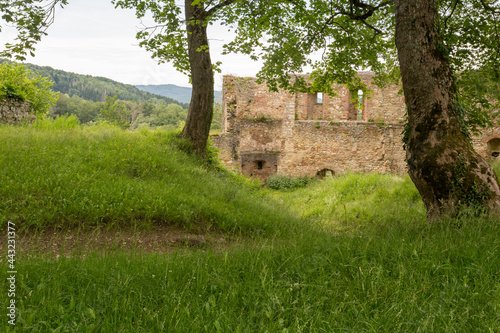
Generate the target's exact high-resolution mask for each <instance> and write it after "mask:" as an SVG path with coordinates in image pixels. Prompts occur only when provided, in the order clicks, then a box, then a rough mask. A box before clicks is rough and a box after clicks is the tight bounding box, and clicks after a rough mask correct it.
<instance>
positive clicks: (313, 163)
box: [278, 120, 406, 177]
mask: <svg viewBox="0 0 500 333" xmlns="http://www.w3.org/2000/svg"><path fill="white" fill-rule="evenodd" d="M401 131H402V125H399V124H393V125H385V126H381V125H377V124H374V123H369V122H329V121H311V120H304V121H297V122H295V126H294V135H293V137H292V139H291V145H290V148H289V149H288V150H284V151H282V156H281V160H280V164H279V167H278V173H282V174H287V175H292V176H303V175H307V176H309V177H313V176H315V175H316V174H317V172H318V171H320V170H323V169H329V170H333V171H334V172H335V173H344V172H347V171H355V172H368V171H375V172H381V173H385V172H397V173H403V172H405V170H406V164H405V161H404V156H405V153H404V150H403V149H402V144H403V143H402V136H401Z"/></svg>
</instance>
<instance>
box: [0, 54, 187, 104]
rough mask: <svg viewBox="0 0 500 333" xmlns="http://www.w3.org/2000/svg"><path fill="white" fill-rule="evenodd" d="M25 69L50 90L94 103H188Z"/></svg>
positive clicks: (38, 68) (44, 69)
mask: <svg viewBox="0 0 500 333" xmlns="http://www.w3.org/2000/svg"><path fill="white" fill-rule="evenodd" d="M3 62H10V61H8V60H5V59H0V63H3ZM25 66H26V68H28V69H31V70H33V71H34V72H36V73H40V75H42V76H47V77H49V78H50V79H51V81H53V83H54V85H53V86H52V90H54V91H57V92H60V93H63V94H68V95H69V96H71V97H72V96H75V95H76V96H79V97H81V98H83V99H85V100H89V101H94V102H104V101H105V100H106V96H111V97H114V96H118V99H119V100H124V101H137V102H140V101H143V100H146V101H148V100H151V99H154V98H156V99H159V100H164V101H165V104H171V103H174V104H178V105H180V106H182V107H183V108H187V107H188V103H184V102H182V101H180V99H176V98H171V97H166V96H162V95H159V94H153V93H150V92H147V91H144V90H140V89H138V88H137V87H135V86H133V85H130V84H124V83H120V82H116V81H113V80H110V79H107V78H104V77H95V76H91V75H81V74H75V73H70V72H65V71H62V70H57V69H53V68H52V67H46V66H37V65H33V64H25Z"/></svg>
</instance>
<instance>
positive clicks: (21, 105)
mask: <svg viewBox="0 0 500 333" xmlns="http://www.w3.org/2000/svg"><path fill="white" fill-rule="evenodd" d="M29 111H30V103H29V102H22V101H17V100H14V99H10V98H4V99H2V100H0V123H3V124H19V123H24V122H29V123H32V122H33V121H35V119H36V116H35V115H34V114H33V113H31V112H29Z"/></svg>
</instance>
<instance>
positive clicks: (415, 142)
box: [396, 0, 500, 221]
mask: <svg viewBox="0 0 500 333" xmlns="http://www.w3.org/2000/svg"><path fill="white" fill-rule="evenodd" d="M437 26H438V12H437V6H436V1H435V0H396V46H397V49H398V54H399V63H400V68H401V76H402V79H403V89H404V94H405V99H406V107H407V111H408V125H407V126H408V128H407V138H408V141H407V146H406V158H407V162H408V171H409V174H410V177H411V179H412V181H413V182H414V183H415V185H416V187H417V189H418V191H419V192H420V194H421V196H422V199H423V201H424V204H425V207H426V209H427V218H428V220H429V221H433V220H435V219H436V218H438V217H440V216H442V215H443V214H451V215H453V214H454V213H456V212H457V209H458V208H459V207H461V206H464V205H465V206H476V207H480V208H483V207H484V208H492V207H498V205H499V203H500V189H499V186H498V179H497V177H496V175H495V173H494V171H493V170H492V168H491V167H490V165H489V164H488V163H487V162H486V161H485V160H484V159H483V158H482V157H481V156H479V155H478V154H477V153H476V152H475V151H474V149H473V147H472V145H471V143H470V140H469V139H468V138H467V136H466V135H465V134H464V131H463V127H462V125H461V121H460V118H459V116H458V114H457V112H456V97H457V91H456V87H455V82H454V79H453V76H452V72H451V70H450V67H449V63H448V61H447V59H446V57H445V56H444V55H443V53H442V52H441V51H440V47H439V45H442V44H441V42H442V41H441V38H440V37H439V34H438V32H437V30H436V29H437Z"/></svg>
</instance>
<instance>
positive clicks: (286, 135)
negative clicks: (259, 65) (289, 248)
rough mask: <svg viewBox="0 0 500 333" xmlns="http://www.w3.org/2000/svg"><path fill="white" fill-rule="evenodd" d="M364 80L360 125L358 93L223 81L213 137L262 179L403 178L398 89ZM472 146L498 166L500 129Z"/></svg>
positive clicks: (227, 157) (236, 165)
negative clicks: (219, 126)
mask: <svg viewBox="0 0 500 333" xmlns="http://www.w3.org/2000/svg"><path fill="white" fill-rule="evenodd" d="M359 77H360V78H361V80H362V81H363V82H364V83H365V84H366V85H367V88H368V90H371V93H369V94H366V92H365V94H364V98H363V99H362V101H363V105H364V108H363V109H362V118H361V120H357V110H356V109H355V108H354V105H353V103H352V102H351V101H350V100H351V98H352V97H353V96H355V95H356V94H357V93H358V92H357V91H355V92H351V91H349V90H348V89H347V88H346V87H343V86H337V87H336V88H337V94H336V96H327V95H323V100H322V102H321V103H318V99H317V94H316V93H314V94H305V93H296V94H294V95H292V94H290V93H287V92H285V91H279V92H269V91H268V88H267V86H266V85H265V84H257V82H256V79H254V78H237V77H234V76H225V77H224V86H223V124H224V125H223V132H222V134H220V135H216V136H213V137H212V139H213V141H214V143H215V145H216V147H218V148H219V149H220V154H219V155H220V157H221V159H222V162H223V163H224V164H225V165H226V166H228V167H229V168H231V169H235V170H239V171H241V172H243V173H244V174H245V175H247V176H253V177H258V178H260V179H261V180H265V179H267V178H268V177H269V176H270V175H272V174H274V173H279V174H287V175H291V176H304V175H307V176H309V177H313V176H315V175H316V174H317V173H318V171H321V170H333V171H334V172H335V173H344V172H347V171H353V172H369V171H375V172H380V173H386V172H395V173H404V172H406V162H405V152H404V150H403V148H402V147H403V143H402V135H401V132H402V130H403V124H402V122H403V120H404V114H405V105H404V98H403V96H402V95H401V94H400V90H401V87H400V86H398V85H389V86H387V87H385V88H379V87H377V86H375V85H374V84H373V83H372V78H373V74H372V73H369V72H361V73H359ZM367 95H368V96H367ZM349 112H351V113H353V114H355V115H356V117H354V116H351V118H352V119H353V120H349ZM473 145H474V148H475V149H476V150H477V151H478V153H480V154H481V155H482V156H484V157H486V158H487V159H488V160H494V159H497V160H499V161H500V128H495V129H488V130H484V131H483V132H482V133H481V135H480V136H478V137H475V138H474V140H473Z"/></svg>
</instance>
